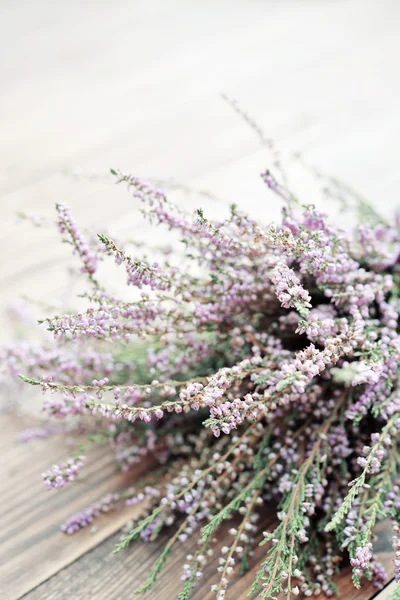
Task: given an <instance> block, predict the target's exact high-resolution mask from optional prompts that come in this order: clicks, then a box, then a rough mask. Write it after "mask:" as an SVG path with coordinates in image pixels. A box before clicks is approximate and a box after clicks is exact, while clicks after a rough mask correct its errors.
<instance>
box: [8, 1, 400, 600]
mask: <svg viewBox="0 0 400 600" xmlns="http://www.w3.org/2000/svg"><path fill="white" fill-rule="evenodd" d="M399 25H400V4H399V2H398V0H381V2H376V1H375V0H336V1H332V0H319V1H318V2H315V0H234V1H232V0H220V1H219V2H215V1H213V0H203V2H200V3H188V2H185V1H184V0H169V1H168V2H161V0H145V1H143V2H141V1H137V2H128V1H124V0H115V1H114V2H113V3H112V6H111V5H110V3H108V2H106V1H103V0H99V1H97V2H93V3H91V2H79V1H78V0H72V1H70V2H67V3H61V2H60V3H55V2H53V1H52V0H37V1H36V2H34V3H33V2H31V1H30V0H19V1H18V2H12V3H11V2H9V3H6V2H3V3H1V5H0V40H1V42H0V44H1V51H2V52H1V53H2V59H3V60H2V63H1V65H0V131H1V136H0V192H1V194H2V195H1V199H0V208H1V219H0V239H1V240H2V254H3V260H2V261H1V267H0V285H1V290H2V294H1V298H0V309H1V314H0V327H1V332H2V338H3V340H7V339H12V338H13V337H15V335H16V333H17V335H20V336H21V337H29V338H30V339H35V337H36V336H37V330H36V328H33V327H32V326H31V325H29V321H26V322H25V321H23V320H22V319H19V320H18V322H17V323H16V322H15V320H13V319H11V318H10V317H9V313H8V312H7V307H8V306H9V304H10V303H11V302H14V301H15V299H16V298H18V297H21V296H22V295H25V296H29V297H30V298H33V299H34V300H39V299H40V300H42V301H44V302H45V304H49V305H52V306H55V307H69V306H73V305H74V298H75V296H76V293H77V292H79V291H82V285H81V282H77V283H76V284H74V285H69V286H68V288H67V287H66V282H67V276H66V275H65V271H66V267H68V265H69V264H71V263H70V257H69V254H68V250H67V249H66V248H65V247H64V246H62V245H61V244H59V243H58V238H57V233H55V232H53V231H52V230H51V229H46V228H45V229H40V230H37V231H35V230H33V229H32V227H31V225H30V224H27V223H22V224H21V223H18V220H17V219H16V217H15V214H16V211H25V212H28V213H29V212H31V213H38V214H42V215H44V216H45V217H47V218H50V217H51V216H52V210H53V205H54V202H55V201H65V202H68V203H69V204H70V206H71V207H72V209H73V211H74V213H75V216H76V218H77V219H78V220H79V222H80V223H82V224H83V225H94V226H96V227H97V228H98V230H99V231H101V230H102V228H103V227H104V225H105V224H106V225H107V228H108V229H110V228H111V230H112V231H115V232H116V233H117V234H119V235H128V236H130V237H135V238H137V239H142V240H144V241H146V242H149V243H150V245H151V243H153V242H154V234H153V233H152V232H151V231H150V230H149V229H148V228H146V227H143V226H142V223H141V220H140V218H139V217H138V216H137V210H136V207H135V206H134V204H133V203H132V201H131V199H130V198H129V197H128V196H127V195H126V194H124V193H123V192H122V191H121V190H119V189H117V188H113V187H112V186H111V184H110V181H109V179H108V177H107V175H106V174H107V172H108V169H109V167H110V166H111V167H119V168H121V169H123V170H126V171H133V172H135V173H137V174H139V175H141V176H143V177H146V176H150V177H158V178H161V179H166V178H169V177H173V178H174V179H175V180H177V181H179V182H184V183H185V184H189V185H190V186H192V187H195V188H197V189H207V190H211V191H213V192H214V193H215V194H216V196H217V197H218V199H219V200H218V201H217V200H216V199H215V198H214V197H209V196H204V195H203V196H201V197H199V195H198V194H192V193H190V194H188V195H184V194H182V193H179V192H177V191H173V192H172V195H173V196H174V198H175V199H176V201H178V202H182V203H185V206H186V207H189V208H192V207H195V206H198V205H199V203H201V206H202V207H203V208H204V209H205V210H206V211H207V212H208V213H211V214H213V215H215V214H217V215H218V214H220V213H221V211H222V210H224V209H225V207H226V204H227V203H228V202H236V203H238V204H239V205H240V204H242V205H244V206H245V207H246V208H247V209H248V210H249V211H250V212H252V213H253V214H257V215H258V216H261V217H262V218H265V219H266V220H270V219H272V218H275V217H276V216H278V214H279V211H280V205H279V204H278V203H277V202H276V200H275V198H274V197H273V196H271V195H270V194H269V193H268V192H267V191H266V190H265V188H264V186H263V184H262V183H261V181H260V180H259V178H258V173H259V172H260V171H261V170H262V169H264V168H265V167H267V166H270V161H271V157H270V156H269V155H268V153H266V151H265V149H264V148H263V147H261V146H260V144H259V141H258V139H257V137H256V136H254V134H253V132H252V131H251V130H250V129H249V128H248V127H247V126H246V124H245V123H243V121H241V120H240V119H239V118H238V117H237V115H235V114H234V113H233V111H232V110H231V109H230V107H229V106H227V105H226V103H224V102H223V101H222V100H221V99H220V93H221V92H224V93H226V94H228V95H229V96H231V97H233V98H236V99H238V100H239V101H240V102H241V104H242V105H243V106H245V107H246V108H247V110H248V111H249V112H250V113H252V114H253V115H255V116H256V117H257V120H258V121H259V123H260V124H261V125H262V127H263V128H264V129H265V130H266V131H267V132H268V135H270V136H271V137H273V138H274V139H275V140H276V141H277V142H278V144H279V146H280V147H281V148H282V151H283V156H284V159H285V160H287V161H288V163H290V169H289V171H290V172H289V175H290V178H291V181H292V182H293V185H295V186H299V187H297V188H296V189H299V188H300V189H301V190H302V191H303V194H304V195H303V196H302V197H303V198H304V201H307V199H308V200H309V201H318V200H317V196H316V193H317V186H315V184H314V183H313V182H312V180H311V178H309V177H308V176H307V175H306V174H305V173H304V172H303V171H302V170H301V169H300V168H299V167H298V166H297V165H296V163H293V162H291V161H290V160H289V157H290V155H291V154H292V153H293V152H294V151H297V150H301V151H302V152H303V153H304V155H305V157H306V158H307V160H308V162H310V163H314V164H317V165H318V166H319V167H321V168H325V169H326V170H327V171H329V172H332V173H335V174H336V175H338V176H340V177H342V178H343V179H345V180H347V181H348V182H350V183H351V184H352V185H353V186H354V187H355V188H357V189H359V190H360V191H361V192H363V193H364V194H366V195H367V196H368V197H369V198H371V199H372V200H374V199H375V200H376V202H377V203H378V204H379V207H380V208H382V209H383V210H384V211H386V212H389V211H390V210H391V209H393V207H394V206H396V203H398V189H399V184H400V172H399V169H398V151H399V141H398V140H399V139H400V119H399V115H398V99H399V97H400V78H399V77H397V76H396V73H397V70H398V61H399V58H400V56H399V54H400V42H399V37H398V31H399ZM331 209H332V207H330V208H329V210H331ZM158 235H159V234H158ZM31 310H32V313H33V317H37V316H43V311H46V310H47V312H49V311H50V312H51V309H46V308H45V307H42V306H36V305H35V304H33V305H32V309H31ZM21 400H22V405H23V410H22V411H21V413H20V414H18V415H11V416H10V415H4V416H3V417H2V422H1V432H2V435H1V440H0V444H1V447H2V451H1V455H0V456H1V458H0V461H1V477H0V486H1V488H2V490H1V498H2V509H3V510H2V511H1V515H0V519H1V521H2V523H1V526H0V532H1V534H0V535H1V536H2V538H3V539H2V544H1V548H0V553H1V561H0V563H1V567H0V589H1V593H0V596H1V598H4V599H6V600H17V599H19V598H22V597H25V598H29V599H32V600H36V599H37V600H39V599H40V600H44V599H50V598H51V599H66V598H68V599H74V600H81V599H82V600H84V599H86V598H94V599H96V600H97V599H99V600H102V599H104V600H106V599H107V600H112V599H115V600H117V599H118V600H125V599H127V598H130V597H131V596H132V591H133V590H134V589H135V588H136V586H137V585H138V584H139V583H140V582H141V581H143V579H144V577H145V571H146V570H147V569H148V566H149V564H150V561H151V560H152V559H153V558H154V556H155V555H156V553H157V551H158V549H159V545H158V544H154V545H150V546H148V545H140V544H139V545H136V546H134V547H133V548H132V549H131V550H128V551H127V552H125V553H124V554H123V555H122V556H121V555H120V556H118V557H116V556H114V555H112V554H111V553H110V550H111V549H112V547H113V544H114V542H115V541H116V540H117V539H118V529H119V528H120V527H121V526H122V525H123V523H124V522H125V521H126V520H127V519H128V518H129V515H130V511H129V510H127V509H126V510H125V511H124V512H123V513H121V514H114V515H113V516H112V518H102V519H100V520H99V523H98V525H97V529H96V531H95V532H93V533H91V532H90V531H82V532H81V533H79V534H78V535H76V536H72V537H70V538H66V537H65V536H63V535H62V534H61V533H60V532H59V529H58V525H59V523H60V522H61V521H62V520H63V519H64V518H66V517H67V516H69V515H70V514H71V513H73V512H76V511H77V510H79V509H81V508H83V507H85V506H86V505H88V504H89V503H90V502H92V501H94V500H96V499H97V498H98V497H99V496H101V494H102V493H105V492H106V491H112V490H115V489H119V488H120V487H123V485H124V484H126V483H127V482H128V481H130V480H131V479H134V478H135V477H137V476H140V471H139V470H138V471H137V472H136V473H133V474H131V475H129V476H128V475H124V476H122V475H119V474H117V473H116V472H115V470H114V464H113V461H112V456H110V455H108V454H107V453H103V452H100V451H99V453H97V454H94V455H93V456H91V459H90V460H91V468H90V469H89V470H88V475H87V478H86V479H85V480H84V481H82V482H80V483H79V484H76V485H74V486H70V487H67V488H66V489H64V490H61V491H60V492H59V493H45V492H44V491H43V488H42V482H41V480H40V473H41V471H42V470H43V469H45V468H47V467H48V466H49V462H51V463H53V462H56V461H57V460H58V459H60V460H61V459H62V458H65V455H66V454H67V449H66V446H65V444H66V442H65V440H61V439H57V438H54V439H52V440H50V441H41V440H37V441H34V442H32V443H31V444H29V445H22V444H20V443H19V442H18V441H17V433H18V432H19V431H21V430H23V429H24V428H25V427H26V426H29V425H30V424H32V423H34V422H35V418H36V417H33V416H32V415H31V413H32V412H33V409H32V410H31V406H33V405H34V404H35V402H34V400H33V399H31V398H30V396H28V395H27V393H26V392H25V391H24V392H21ZM28 402H29V404H28ZM143 468H145V466H143ZM380 535H381V542H380V543H381V556H382V562H383V563H385V564H386V565H387V566H388V567H389V569H390V567H391V554H390V553H389V552H388V551H387V550H388V537H390V533H389V532H388V530H387V528H386V529H385V527H383V528H382V530H381V532H380ZM186 551H187V549H186V548H183V547H182V548H180V549H179V550H178V552H177V554H176V555H174V556H172V557H171V558H170V560H169V563H168V566H167V569H166V572H165V575H164V577H163V578H162V580H161V581H160V583H159V584H158V585H157V586H156V587H155V589H154V591H153V592H152V593H151V594H150V595H149V596H148V597H150V598H152V599H155V600H157V599H159V600H170V599H171V600H172V599H173V598H175V596H176V589H177V588H176V583H175V575H176V574H177V572H178V571H179V568H180V565H181V563H182V559H183V557H184V555H185V552H186ZM208 577H209V574H207V575H206V577H205V581H204V583H203V585H202V586H201V587H200V588H199V590H198V591H197V592H196V594H195V596H194V598H195V599H196V600H200V599H203V598H206V599H208V598H210V595H209V589H210V581H209V579H208ZM249 577H251V574H250V575H249V576H246V577H243V578H242V579H239V580H237V581H236V583H235V586H234V587H233V589H232V591H231V594H230V595H229V596H228V598H229V600H235V599H240V598H245V590H246V586H247V583H248V578H249ZM338 584H339V588H340V597H341V598H344V599H346V600H347V599H349V600H352V599H354V600H355V599H361V598H362V599H366V600H367V599H369V598H372V597H373V595H374V590H373V589H371V587H366V588H363V589H362V590H361V591H358V592H356V591H354V590H353V589H352V587H351V582H350V579H349V577H348V573H344V574H343V576H342V577H341V579H340V581H339V582H338ZM377 597H379V600H384V599H385V598H388V592H387V590H385V591H383V592H381V594H380V595H379V596H377Z"/></svg>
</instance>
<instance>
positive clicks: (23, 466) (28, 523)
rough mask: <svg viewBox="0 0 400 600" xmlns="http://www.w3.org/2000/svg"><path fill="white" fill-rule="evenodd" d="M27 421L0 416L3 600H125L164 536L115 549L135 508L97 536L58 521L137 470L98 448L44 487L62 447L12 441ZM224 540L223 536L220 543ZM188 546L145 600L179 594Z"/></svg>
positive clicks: (237, 588) (111, 519)
mask: <svg viewBox="0 0 400 600" xmlns="http://www.w3.org/2000/svg"><path fill="white" fill-rule="evenodd" d="M27 424H28V423H27V422H26V419H25V422H24V420H23V419H22V422H21V419H15V418H10V417H3V418H2V421H1V426H2V431H4V432H5V435H4V436H3V438H2V445H1V457H2V458H1V460H2V481H1V485H2V489H1V498H2V511H1V514H0V519H1V521H0V532H1V546H0V565H1V567H0V581H1V596H0V597H1V598H2V599H3V598H4V600H17V599H19V598H21V597H24V598H26V599H29V600H63V599H66V598H73V599H74V600H85V599H86V598H93V599H96V600H112V599H115V600H117V599H118V600H128V598H131V597H132V593H133V591H134V590H135V589H136V588H137V587H138V586H139V585H140V584H142V583H143V582H144V581H145V579H146V574H147V572H148V570H149V568H150V567H151V565H152V562H153V561H154V560H155V558H156V557H157V555H158V553H159V552H160V550H161V548H162V546H163V544H164V543H165V540H166V538H165V536H163V538H162V539H161V540H160V541H157V542H155V543H153V544H142V543H137V544H134V545H133V546H132V547H131V548H130V549H128V550H127V551H124V552H122V553H120V554H118V555H114V554H112V549H113V547H114V545H115V543H116V542H117V541H118V538H119V534H115V532H116V531H117V530H118V529H119V528H120V527H121V526H122V525H123V524H124V523H125V522H126V521H127V520H128V519H129V517H130V515H132V514H134V513H136V512H137V510H138V509H137V508H136V509H125V510H123V511H122V512H121V513H119V512H113V513H110V514H109V515H106V516H104V517H101V518H99V519H98V520H97V521H96V523H95V525H96V531H95V532H94V533H92V532H91V531H90V528H87V529H86V530H83V531H81V532H79V533H78V534H76V535H74V536H71V537H67V536H65V535H63V534H62V533H61V532H60V530H59V524H60V522H62V521H63V520H64V519H65V518H66V517H67V516H69V515H70V514H73V513H74V512H77V511H78V510H80V509H82V508H85V507H86V506H87V505H89V504H90V503H91V502H93V501H95V500H96V499H97V498H98V497H99V496H101V495H102V494H104V493H106V492H107V491H113V490H116V489H121V488H122V487H123V486H127V485H129V484H131V483H132V482H134V481H135V480H136V478H137V477H140V471H136V472H133V473H131V474H130V475H118V474H116V473H115V467H114V465H113V461H112V456H111V455H110V454H109V453H108V452H106V451H105V449H104V448H103V449H100V450H99V451H97V452H96V453H95V454H94V455H93V456H91V457H90V462H89V464H88V465H87V467H86V469H85V478H84V479H82V480H81V481H79V482H76V483H74V484H73V485H70V486H66V487H65V488H64V489H63V490H60V491H54V492H45V491H44V489H43V484H42V482H41V481H40V477H39V474H40V472H41V471H42V470H44V469H46V468H48V466H49V460H50V461H51V462H57V461H60V460H63V459H64V458H65V456H66V454H67V448H66V447H65V443H64V442H63V441H62V440H57V439H54V440H52V441H43V440H38V441H35V442H31V443H29V444H21V443H20V442H17V438H16V435H17V432H18V431H19V430H21V428H22V427H23V426H26V425H27ZM143 468H145V465H144V466H143ZM378 532H379V545H378V549H379V551H380V554H379V556H380V559H381V561H382V563H383V564H384V565H385V567H387V568H388V570H389V572H390V571H391V570H392V553H391V552H390V544H389V539H390V528H389V527H388V526H386V525H385V524H383V525H381V526H380V528H379V529H378ZM114 534H115V535H114ZM223 544H224V539H223V535H222V536H221V540H220V542H219V545H220V546H222V545H223ZM191 550H192V547H191V545H188V544H177V546H176V551H175V552H174V553H173V554H172V555H171V556H170V557H169V559H168V563H167V565H166V568H165V571H164V572H163V574H162V576H161V577H160V579H159V581H158V582H157V584H156V585H155V587H154V589H153V590H152V591H151V592H150V593H149V594H147V598H149V599H150V598H151V599H152V600H153V599H154V600H170V599H171V600H173V599H174V598H176V595H177V593H178V591H179V589H180V587H179V577H180V574H181V569H182V564H183V562H184V559H185V556H186V554H187V553H189V552H190V551H191ZM262 552H263V549H261V548H259V549H257V551H256V555H258V556H260V555H261V554H262ZM217 560H218V552H216V558H215V560H214V561H213V562H212V563H211V564H210V566H209V567H208V568H207V570H206V573H205V577H204V580H203V581H202V584H201V586H199V588H198V590H197V591H196V593H195V594H194V596H193V600H212V594H211V593H210V586H211V584H212V583H213V582H214V581H215V576H214V573H215V566H216V561H217ZM254 574H255V570H254V569H252V570H251V571H249V573H248V574H246V575H245V576H244V577H236V579H235V582H234V585H233V587H232V590H231V592H230V595H229V596H228V597H229V598H231V599H232V600H235V599H238V600H239V599H240V598H245V597H246V593H247V591H248V588H249V584H250V583H251V581H252V578H253V577H254ZM337 579H338V581H337V583H338V586H339V590H340V597H341V598H345V599H347V598H348V599H349V600H350V599H351V600H362V599H363V600H366V599H369V598H372V597H373V595H374V589H373V587H372V586H370V585H366V586H364V587H363V588H362V590H360V591H356V590H354V589H353V587H352V583H351V579H350V577H349V570H346V571H344V572H343V574H342V575H341V576H340V577H339V578H337Z"/></svg>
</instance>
